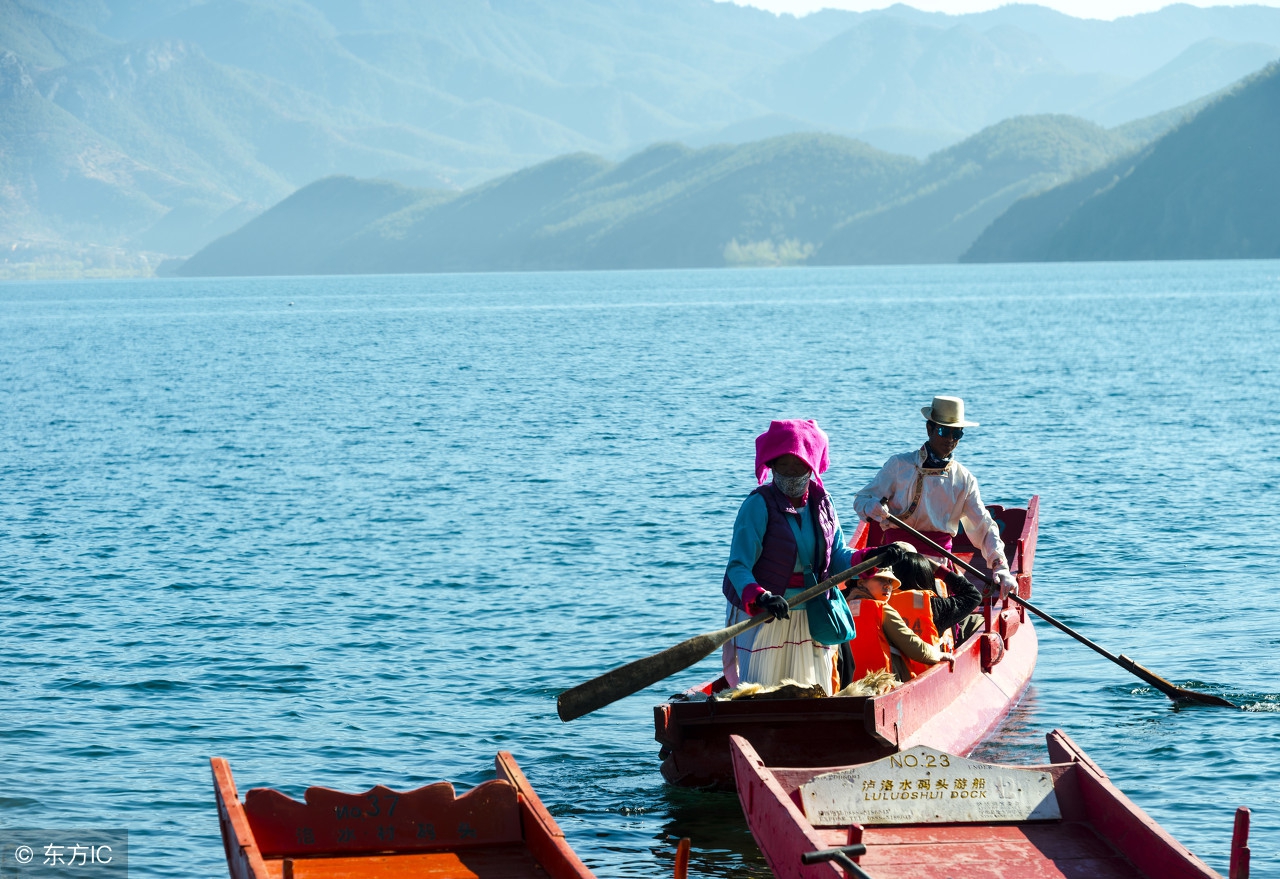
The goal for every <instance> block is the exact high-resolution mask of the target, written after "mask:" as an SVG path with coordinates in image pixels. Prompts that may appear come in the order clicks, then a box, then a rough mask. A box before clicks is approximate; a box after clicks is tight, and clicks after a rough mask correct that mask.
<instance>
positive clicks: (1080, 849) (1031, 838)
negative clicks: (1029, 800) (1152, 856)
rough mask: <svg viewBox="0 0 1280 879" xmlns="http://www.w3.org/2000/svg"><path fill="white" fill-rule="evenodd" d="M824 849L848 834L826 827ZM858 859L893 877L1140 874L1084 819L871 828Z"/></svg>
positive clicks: (1112, 877)
mask: <svg viewBox="0 0 1280 879" xmlns="http://www.w3.org/2000/svg"><path fill="white" fill-rule="evenodd" d="M819 833H820V834H821V835H822V836H823V838H824V841H825V842H828V845H830V846H831V847H835V846H837V845H844V844H845V842H846V841H847V834H848V831H847V830H844V829H841V830H834V829H823V830H820V831H819ZM862 841H863V844H865V845H866V846H867V847H868V851H867V854H866V855H864V856H863V857H862V858H860V859H859V862H860V864H861V866H862V868H863V869H865V870H866V871H867V872H868V873H870V874H871V875H872V876H892V877H893V879H936V877H937V876H938V875H940V874H939V872H938V871H939V868H943V869H945V870H947V871H948V872H946V873H944V874H941V875H953V876H957V877H961V876H963V877H964V879H1014V877H1017V879H1085V877H1088V879H1142V877H1143V874H1142V873H1140V872H1138V870H1137V869H1135V868H1134V866H1133V865H1132V864H1131V863H1130V862H1129V861H1128V860H1127V859H1125V857H1124V856H1123V855H1121V854H1120V853H1119V852H1118V851H1116V850H1115V849H1114V848H1113V847H1112V846H1111V845H1110V844H1109V843H1108V842H1107V841H1106V840H1104V839H1103V838H1102V837H1100V836H1099V835H1098V834H1097V833H1096V832H1095V831H1094V829H1093V828H1092V827H1090V826H1089V825H1088V824H1086V823H1084V822H1081V821H1050V822H1045V823H1041V824H1024V825H1013V824H1010V825H1003V826H1001V825H994V826H993V825H987V826H980V825H969V826H965V825H930V826H916V827H868V828H866V829H865V832H864V835H863V837H862Z"/></svg>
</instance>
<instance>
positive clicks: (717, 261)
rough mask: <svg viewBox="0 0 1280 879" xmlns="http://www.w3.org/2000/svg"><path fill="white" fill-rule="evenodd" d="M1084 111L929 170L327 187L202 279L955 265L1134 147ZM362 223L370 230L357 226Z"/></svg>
mask: <svg viewBox="0 0 1280 879" xmlns="http://www.w3.org/2000/svg"><path fill="white" fill-rule="evenodd" d="M1137 146H1138V144H1137V143H1136V142H1134V141H1132V140H1130V139H1128V138H1126V137H1123V136H1121V135H1118V134H1116V133H1114V132H1111V131H1108V130H1106V129H1103V128H1100V127H1099V126H1097V125H1094V124H1092V123H1089V122H1084V121H1082V120H1079V119H1075V118H1072V117H1069V116H1039V117H1022V118H1018V119H1014V120H1010V121H1009V122H1005V123H1001V124H1000V125H997V126H993V127H992V128H991V129H988V130H986V131H983V132H981V133H980V134H978V135H976V136H974V137H973V138H970V139H968V140H966V141H964V142H962V143H960V144H958V145H956V146H954V147H951V148H950V149H947V150H944V151H942V152H940V153H938V154H936V155H935V156H933V157H932V158H931V159H929V160H928V161H927V162H920V161H919V160H916V159H912V158H910V157H908V156H900V155H893V154H889V153H884V152H881V151H879V150H876V149H874V148H872V147H870V146H868V145H867V144H864V143H862V142H860V141H856V140H850V139H847V138H841V137H836V136H833V135H819V134H797V135H788V136H784V137H779V138H771V139H767V140H763V141H758V142H755V143H750V144H745V145H741V146H729V145H721V146H713V147H707V148H704V149H701V150H693V149H690V148H688V147H684V146H680V145H678V144H666V145H660V146H655V147H651V148H650V149H647V150H644V151H642V152H640V153H638V154H636V155H634V156H632V157H631V158H629V159H627V160H626V161H623V162H620V163H612V162H609V161H607V160H605V159H603V158H601V157H599V156H595V155H591V154H587V153H579V154H574V155H570V156H565V157H562V158H559V159H555V160H552V161H550V162H546V163H543V164H540V165H537V166H534V167H532V168H529V169H526V170H524V171H520V172H517V173H515V174H512V175H509V176H507V177H504V178H502V179H500V180H496V181H493V182H492V183H488V184H485V185H483V186H479V187H476V188H474V189H471V190H468V191H466V192H463V193H461V194H459V195H456V196H449V195H448V194H444V193H440V192H426V191H419V192H417V193H414V192H412V191H410V190H407V189H404V188H403V187H399V186H396V185H394V184H390V183H385V182H377V181H356V180H351V179H341V178H336V179H329V180H323V181H320V182H318V183H316V184H314V185H312V186H310V187H307V188H306V189H304V190H302V191H301V192H299V193H297V194H296V195H294V196H293V197H291V198H289V199H287V200H285V201H284V202H283V203H281V204H280V205H278V206H277V207H275V208H273V209H272V210H270V211H268V212H267V213H265V214H264V215H262V216H261V217H259V218H258V219H257V220H255V221H254V222H252V223H250V224H248V225H247V226H245V227H244V228H243V229H241V230H239V231H238V232H236V233H235V234H234V235H229V236H227V237H225V238H223V239H221V240H219V241H217V242H214V243H213V244H211V245H210V246H209V247H207V248H205V249H204V250H202V251H201V252H200V253H198V254H196V255H195V256H194V257H192V258H191V259H190V260H189V261H188V262H187V263H186V264H185V265H184V266H183V267H182V269H181V272H182V274H188V275H224V274H328V273H351V272H368V273H375V272H436V271H505V270H534V269H616V268H675V267H694V266H724V265H743V264H758V265H770V264H783V263H839V264H848V263H875V262H902V261H911V262H954V261H955V260H956V259H957V258H958V257H959V255H960V254H961V253H962V252H963V251H964V250H965V249H966V248H967V247H968V246H969V244H970V243H971V242H972V241H973V240H974V239H975V238H976V237H977V236H978V234H979V233H980V232H981V231H982V229H983V227H984V226H985V225H986V224H987V223H989V222H990V220H991V219H992V218H993V217H995V216H996V215H998V214H999V213H1000V212H1001V211H1002V210H1003V209H1004V208H1005V207H1007V206H1008V205H1009V204H1011V203H1012V202H1013V201H1014V200H1015V199H1017V198H1018V197H1019V196H1020V195H1023V194H1025V193H1027V192H1029V191H1034V190H1036V189H1041V188H1044V187H1046V186H1050V185H1053V184H1054V183H1057V182H1059V181H1062V180H1066V179H1068V178H1070V177H1071V176H1073V175H1076V174H1078V173H1080V172H1082V171H1085V170H1088V169H1092V168H1095V167H1097V166H1099V165H1102V164H1104V163H1106V162H1108V161H1110V160H1112V159H1114V158H1115V157H1117V156H1119V155H1121V154H1123V153H1126V152H1128V151H1131V150H1133V149H1135V148H1136V147H1137ZM354 217H359V218H360V221H359V222H352V219H351V218H354Z"/></svg>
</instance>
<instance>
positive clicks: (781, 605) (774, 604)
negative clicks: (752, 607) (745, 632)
mask: <svg viewBox="0 0 1280 879" xmlns="http://www.w3.org/2000/svg"><path fill="white" fill-rule="evenodd" d="M756 606H757V607H759V608H760V609H761V610H763V611H765V612H767V613H771V614H773V618H774V619H775V620H789V619H791V610H790V608H788V607H787V600H786V599H785V598H783V597H782V596H781V595H774V594H773V593H772V592H762V593H761V594H760V597H759V598H757V599H756Z"/></svg>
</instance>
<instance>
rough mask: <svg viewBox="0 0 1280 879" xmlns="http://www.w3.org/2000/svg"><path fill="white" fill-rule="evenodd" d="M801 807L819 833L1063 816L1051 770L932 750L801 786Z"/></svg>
mask: <svg viewBox="0 0 1280 879" xmlns="http://www.w3.org/2000/svg"><path fill="white" fill-rule="evenodd" d="M800 802H801V805H802V806H803V807H804V811H805V814H806V815H807V816H808V818H809V821H810V823H812V824H813V825H814V826H815V827H833V826H839V825H842V824H853V823H855V822H856V823H858V824H944V823H945V824H950V823H953V822H969V821H973V822H988V821H1042V820H1052V819H1054V818H1061V817H1062V812H1061V811H1060V810H1059V809H1058V798H1057V796H1056V795H1055V794H1054V792H1053V776H1052V775H1050V774H1049V773H1048V772H1041V771H1039V770H1036V769H1016V768H1013V767H1009V766H995V765H992V764H990V763H979V762H977V761H976V760H966V759H965V758H964V757H956V756H954V755H951V754H946V753H943V752H942V751H935V750H934V749H933V748H926V747H925V746H924V745H917V746H916V747H914V748H912V749H911V750H909V751H904V752H902V753H901V754H893V755H891V756H889V757H885V758H884V759H883V760H877V761H875V762H874V763H866V764H864V765H861V766H855V767H853V768H851V769H842V770H840V771H839V772H828V773H827V774H825V775H819V776H816V777H814V778H813V779H810V780H809V781H808V782H807V783H805V784H803V785H801V786H800Z"/></svg>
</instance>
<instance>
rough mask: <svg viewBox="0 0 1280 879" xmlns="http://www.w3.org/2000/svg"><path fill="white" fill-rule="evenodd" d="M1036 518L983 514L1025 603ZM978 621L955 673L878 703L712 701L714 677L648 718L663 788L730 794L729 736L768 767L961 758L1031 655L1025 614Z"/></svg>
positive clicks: (716, 687)
mask: <svg viewBox="0 0 1280 879" xmlns="http://www.w3.org/2000/svg"><path fill="white" fill-rule="evenodd" d="M1038 508H1039V498H1038V497H1033V498H1031V501H1030V502H1029V503H1028V504H1027V506H1026V507H1025V508H1019V507H1009V508H1005V507H1001V506H989V507H988V509H989V510H990V511H991V514H992V516H993V518H995V520H996V522H997V523H998V524H999V526H1000V532H1001V536H1002V538H1003V539H1004V544H1005V557H1006V558H1007V559H1009V565H1010V568H1011V570H1013V571H1014V572H1015V573H1016V574H1017V578H1018V592H1019V594H1020V595H1022V596H1023V597H1024V598H1030V597H1031V577H1032V566H1033V564H1034V562H1035V547H1036V535H1037V530H1038V526H1039V516H1038ZM880 537H881V535H880V531H879V528H878V527H877V526H872V528H870V529H868V527H867V526H866V525H865V524H863V525H862V526H860V527H859V529H858V531H857V533H856V534H855V536H854V540H853V541H852V544H853V546H854V547H855V548H862V547H866V546H877V545H879V543H880ZM953 549H954V551H955V553H956V555H958V556H960V558H962V559H965V560H966V561H971V562H972V563H973V564H975V565H977V566H978V567H980V568H981V567H983V564H982V558H981V555H978V554H976V551H975V548H974V547H973V545H972V544H971V543H969V541H968V540H967V539H965V537H964V536H963V535H959V536H957V538H956V541H955V544H954V547H953ZM984 612H985V613H986V614H987V627H986V631H984V632H979V633H977V634H976V635H974V636H973V637H972V638H970V639H969V640H968V641H967V642H965V643H964V644H962V645H960V646H959V647H958V648H957V649H956V651H955V657H956V658H955V662H954V663H952V664H946V663H942V664H939V665H936V666H934V667H933V668H931V669H930V670H929V671H927V672H925V673H924V674H922V675H920V676H919V677H916V678H914V679H912V680H911V681H909V682H907V683H905V684H903V685H902V686H900V687H898V688H897V689H895V690H894V691H893V692H891V693H886V694H884V695H882V696H875V697H838V698H829V699H751V700H746V701H733V702H728V701H725V702H719V701H714V700H712V699H710V698H709V697H710V696H711V695H712V694H713V693H716V692H719V691H720V690H723V689H724V688H725V686H726V685H725V681H724V678H723V677H722V678H719V679H718V680H716V681H714V682H711V683H707V684H704V685H703V686H701V687H695V688H693V689H692V690H688V691H686V692H685V693H682V694H680V695H679V696H676V697H672V699H671V700H669V701H667V702H665V703H663V704H661V705H658V706H655V708H654V730H655V731H654V738H656V739H657V740H658V742H659V743H660V744H661V745H662V750H661V752H660V757H661V759H662V761H663V762H662V775H663V778H665V779H666V780H667V781H668V782H670V783H672V784H677V785H684V786H692V787H718V788H722V789H731V788H732V787H733V765H732V762H731V760H730V756H729V736H731V735H740V736H743V737H744V738H746V739H747V740H748V741H749V742H751V744H752V746H753V747H754V748H755V749H756V751H757V752H758V753H759V754H760V755H761V756H762V757H763V758H764V760H765V761H766V762H767V763H769V764H770V765H775V764H776V765H786V766H839V765H848V764H853V763H864V762H867V761H869V760H874V759H877V758H879V757H883V756H886V755H888V754H891V753H894V752H896V751H900V750H905V749H907V748H910V747H913V746H915V745H917V744H926V745H931V746H933V747H935V748H937V749H938V750H942V751H949V752H951V753H953V754H967V753H968V752H969V751H970V750H972V749H973V748H974V747H975V746H976V745H978V744H979V743H980V742H981V741H982V740H983V738H985V737H986V736H987V735H988V734H989V733H990V732H991V730H993V729H994V728H995V727H996V725H997V724H998V723H999V722H1000V721H1001V720H1002V719H1004V717H1005V716H1006V715H1007V714H1008V713H1009V709H1010V708H1012V707H1013V706H1014V705H1015V704H1017V701H1018V699H1019V698H1020V697H1021V695H1022V692H1023V691H1024V690H1025V689H1026V686H1027V683H1028V682H1029V681H1030V680H1031V673H1032V672H1033V671H1034V670H1035V665H1036V657H1037V655H1038V652H1039V646H1038V643H1037V641H1036V633H1035V629H1034V628H1032V626H1031V620H1030V618H1029V616H1028V615H1027V611H1026V610H1025V609H1024V608H1022V607H1021V606H1019V605H1016V604H1015V603H1014V602H1012V601H1005V602H1004V603H1003V605H998V606H990V605H988V606H987V607H985V608H984Z"/></svg>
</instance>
